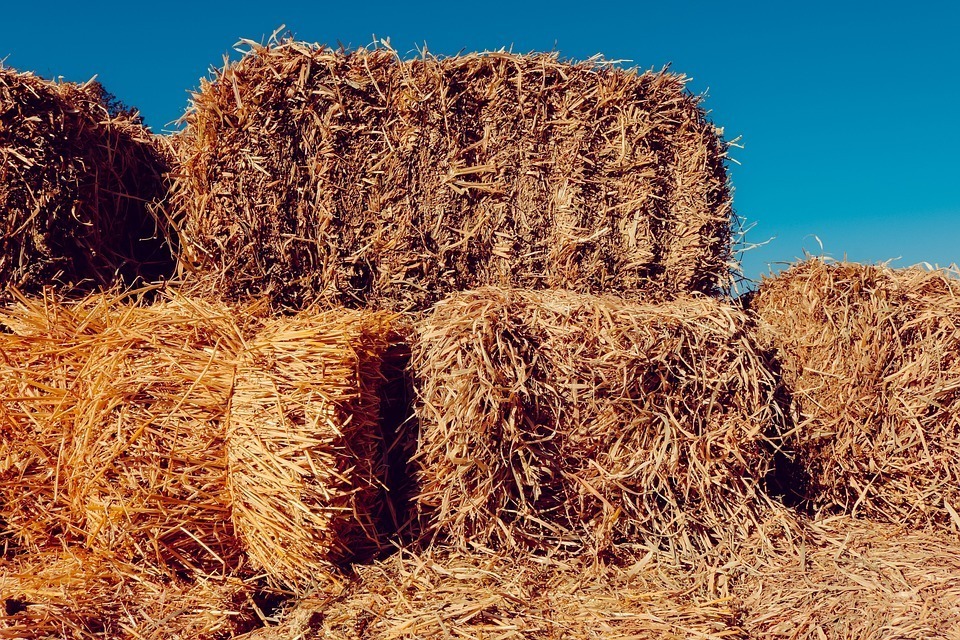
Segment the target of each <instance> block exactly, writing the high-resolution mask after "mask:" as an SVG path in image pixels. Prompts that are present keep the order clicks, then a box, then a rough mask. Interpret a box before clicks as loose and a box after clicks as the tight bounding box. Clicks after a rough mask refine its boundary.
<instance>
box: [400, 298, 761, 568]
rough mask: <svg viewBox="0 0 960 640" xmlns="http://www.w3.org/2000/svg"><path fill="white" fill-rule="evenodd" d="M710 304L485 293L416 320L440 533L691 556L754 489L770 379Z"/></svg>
mask: <svg viewBox="0 0 960 640" xmlns="http://www.w3.org/2000/svg"><path fill="white" fill-rule="evenodd" d="M747 327H748V322H747V318H746V317H745V316H744V315H743V314H742V313H740V312H739V311H737V310H735V309H733V308H730V307H728V306H726V305H724V304H722V303H720V302H717V301H714V300H711V299H706V298H694V299H682V300H677V301H675V302H672V303H669V304H663V305H658V304H652V303H650V304H641V303H627V302H624V301H623V300H620V299H618V298H614V297H595V296H587V295H581V294H575V293H570V292H560V291H556V292H531V291H524V290H502V289H494V288H486V289H481V290H478V291H475V292H469V293H464V294H461V295H458V296H454V297H453V298H451V299H450V300H448V301H445V302H444V303H442V304H439V305H437V307H436V308H435V310H434V312H433V314H432V315H431V316H430V317H428V318H426V319H425V320H424V321H423V322H422V323H421V325H420V326H419V329H418V335H417V338H416V344H415V345H414V354H413V366H414V370H415V375H416V377H417V384H418V385H419V389H418V393H419V400H418V406H417V417H418V418H419V421H420V442H419V452H418V454H417V458H416V461H417V465H418V467H419V471H418V476H419V480H420V482H421V487H420V495H419V497H418V501H419V504H420V505H421V507H422V509H423V511H424V512H425V513H426V514H427V515H428V517H429V518H430V521H431V524H432V526H433V528H434V529H435V530H436V531H438V532H439V533H440V534H441V535H445V536H446V537H448V538H449V539H450V541H451V542H452V544H454V545H456V546H459V547H466V548H469V547H471V546H473V545H487V544H491V543H500V544H503V545H507V546H514V545H520V546H524V545H532V546H536V547H541V546H548V547H549V546H554V545H574V546H579V545H580V544H586V545H588V546H590V547H593V548H595V549H604V548H608V547H609V546H610V545H611V544H615V543H618V542H624V541H627V542H631V541H635V542H637V543H641V544H645V545H649V546H651V547H657V548H664V549H667V550H669V551H671V552H673V553H676V554H682V555H685V556H687V555H690V554H693V555H697V554H699V552H701V551H703V550H705V549H707V548H710V547H712V546H713V545H714V544H715V543H716V542H717V541H718V540H719V539H720V538H722V537H725V536H733V537H736V538H741V539H742V538H743V537H745V536H746V535H747V533H748V532H749V530H750V529H751V528H752V526H753V525H754V524H755V523H756V521H757V518H758V517H759V513H760V512H761V510H762V506H761V505H762V504H763V501H762V499H761V498H759V497H758V483H759V481H760V479H761V478H763V476H764V474H765V472H766V470H767V467H768V463H769V456H770V452H769V451H768V450H767V445H768V444H769V443H768V441H767V436H768V432H770V431H772V430H775V429H776V428H777V426H778V420H779V418H780V414H779V410H778V408H777V405H776V404H775V403H774V402H773V396H774V393H775V391H776V389H775V386H776V385H775V382H774V379H773V377H772V375H771V374H770V373H769V372H768V371H767V369H766V367H765V363H764V360H763V359H762V358H761V356H760V355H759V354H758V352H757V350H756V349H755V347H754V346H753V344H752V342H751V341H750V340H749V339H748V338H747V336H746V334H745V332H746V329H747Z"/></svg>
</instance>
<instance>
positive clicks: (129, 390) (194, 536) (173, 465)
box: [0, 295, 243, 572]
mask: <svg viewBox="0 0 960 640" xmlns="http://www.w3.org/2000/svg"><path fill="white" fill-rule="evenodd" d="M234 313H235V310H234V309H231V308H229V307H226V306H217V305H213V304H206V303H200V302H195V301H189V300H186V299H182V298H177V299H174V300H171V301H167V302H164V303H160V304H157V305H153V306H149V307H147V306H142V305H136V304H134V305H128V304H122V303H119V301H118V299H116V298H111V297H109V296H106V295H97V296H93V297H90V298H87V299H85V300H84V301H82V302H81V303H79V304H75V305H69V306H67V305H60V304H56V303H53V302H49V301H39V300H37V301H28V300H24V301H23V302H22V304H21V305H19V306H16V307H11V308H8V309H5V310H3V311H2V312H0V324H2V325H3V327H4V329H5V330H6V331H5V332H3V333H0V353H3V355H4V357H3V359H2V360H0V411H2V415H3V417H4V424H3V425H2V427H0V429H2V430H3V436H4V439H5V440H6V442H5V449H6V452H7V454H8V455H7V456H6V461H5V465H4V469H3V476H2V481H0V492H2V496H0V510H2V515H3V517H4V519H5V520H6V523H7V526H8V529H9V531H10V532H11V533H12V536H13V539H14V541H15V543H16V544H17V546H19V547H20V548H22V549H24V550H28V551H36V550H39V549H43V548H47V547H50V546H54V547H58V546H60V545H61V544H63V543H75V544H79V545H82V546H87V547H94V548H99V549H110V550H111V552H112V553H113V554H115V555H116V556H117V557H118V558H120V559H121V560H123V561H127V562H140V561H142V562H146V563H147V564H149V565H150V566H157V567H168V566H169V568H170V570H171V571H179V570H184V569H187V570H191V571H193V570H196V571H202V572H207V571H215V570H216V571H229V570H231V569H232V568H235V567H236V566H237V565H238V564H239V562H240V560H239V556H240V554H241V548H240V546H239V544H238V543H237V540H236V539H235V537H234V535H233V528H232V526H231V523H230V504H229V498H228V494H227V492H226V483H227V480H226V472H227V463H226V455H225V451H224V423H223V418H224V414H225V409H226V406H227V404H228V402H229V399H230V394H231V391H232V388H233V387H232V385H233V376H234V367H235V364H236V354H237V353H239V351H240V349H241V348H242V344H243V335H242V332H241V330H240V328H239V326H238V323H237V321H236V319H235V318H234Z"/></svg>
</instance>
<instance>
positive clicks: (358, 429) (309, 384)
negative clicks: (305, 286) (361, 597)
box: [227, 310, 397, 592]
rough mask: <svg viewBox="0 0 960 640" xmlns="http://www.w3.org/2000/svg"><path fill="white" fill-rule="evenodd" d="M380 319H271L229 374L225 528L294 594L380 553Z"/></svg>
mask: <svg viewBox="0 0 960 640" xmlns="http://www.w3.org/2000/svg"><path fill="white" fill-rule="evenodd" d="M396 325H397V323H396V318H395V317H394V316H392V315H391V314H386V313H370V312H363V311H354V312H350V311H343V310H338V311H328V312H326V313H319V314H318V313H314V312H309V313H301V314H300V315H299V316H297V317H296V318H293V319H282V320H275V321H273V322H269V323H268V324H267V326H266V327H264V328H263V329H262V331H261V332H260V333H259V334H258V335H257V336H256V337H255V338H254V339H253V340H251V341H250V343H249V344H248V348H247V350H246V351H245V353H244V356H243V359H242V360H241V363H240V365H239V367H238V371H237V377H236V384H235V389H234V392H233V395H232V398H231V405H230V414H229V419H228V427H227V455H228V459H229V469H230V473H229V488H230V492H231V497H232V504H233V523H234V525H235V526H236V528H237V531H238V533H239V534H240V536H241V537H242V539H243V541H244V546H245V548H246V550H247V553H248V554H249V557H250V559H251V561H252V562H253V564H254V565H255V566H257V567H259V568H260V569H262V570H263V571H264V572H265V573H266V575H267V576H268V577H269V578H270V579H271V580H272V581H273V582H274V583H277V584H279V585H281V586H283V587H286V588H289V589H292V590H294V591H295V592H302V591H304V590H305V589H308V588H311V587H313V586H315V585H316V584H317V583H319V582H321V581H323V579H324V578H325V577H326V576H327V575H328V574H330V573H331V569H332V566H333V565H334V564H337V563H342V562H344V561H347V560H350V559H354V558H357V557H363V556H364V555H365V554H370V553H372V552H373V551H375V550H377V549H378V548H379V546H380V542H381V538H382V536H383V533H384V529H383V528H382V527H381V523H380V521H379V520H380V516H381V515H382V514H381V513H380V509H381V505H382V504H383V503H384V496H383V492H384V489H385V486H384V482H385V479H386V462H385V447H384V441H383V434H382V432H381V428H380V410H379V409H380V399H379V390H380V387H381V385H382V384H383V383H384V382H385V378H384V374H383V372H382V366H383V363H384V358H385V356H386V354H387V352H388V350H389V349H390V347H391V346H392V345H393V344H394V343H395V342H396V340H397V338H396Z"/></svg>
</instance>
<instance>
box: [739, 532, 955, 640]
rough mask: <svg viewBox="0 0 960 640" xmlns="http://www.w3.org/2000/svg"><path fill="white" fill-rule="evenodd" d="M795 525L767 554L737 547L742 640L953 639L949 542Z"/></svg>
mask: <svg viewBox="0 0 960 640" xmlns="http://www.w3.org/2000/svg"><path fill="white" fill-rule="evenodd" d="M803 525H804V526H803V527H802V529H799V530H796V529H794V530H792V531H793V535H792V536H790V537H787V536H782V535H777V534H775V533H771V532H767V534H766V535H765V537H766V538H767V540H768V541H772V543H773V545H774V548H773V549H772V552H765V553H762V554H751V553H749V552H750V551H751V550H752V549H754V548H756V547H753V546H751V545H744V546H743V547H742V549H743V550H744V551H746V552H747V553H746V554H745V555H744V556H743V557H742V558H741V561H740V570H741V571H743V574H742V576H741V577H740V578H739V579H738V580H737V585H736V588H735V589H734V597H735V601H736V603H737V604H736V606H737V608H738V609H739V610H740V612H741V613H740V621H741V624H742V625H743V629H744V631H746V632H747V633H748V634H749V637H751V638H758V639H759V638H770V639H784V640H786V639H787V638H789V640H853V639H856V640H894V639H896V640H958V639H960V546H958V544H957V541H956V540H955V539H953V538H951V537H949V536H946V535H943V534H942V533H936V532H926V533H924V532H920V531H914V530H910V529H907V528H904V527H903V526H900V525H892V524H888V523H879V522H873V521H869V520H857V519H854V518H850V517H848V516H834V517H830V518H825V519H823V520H820V521H813V522H810V521H807V522H804V523H803ZM763 528H764V529H766V528H768V525H766V524H765V525H764V527H763ZM772 528H774V529H781V527H780V526H779V524H774V526H773V527H772ZM798 532H799V535H797V534H798Z"/></svg>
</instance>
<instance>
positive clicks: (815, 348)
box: [752, 260, 960, 531]
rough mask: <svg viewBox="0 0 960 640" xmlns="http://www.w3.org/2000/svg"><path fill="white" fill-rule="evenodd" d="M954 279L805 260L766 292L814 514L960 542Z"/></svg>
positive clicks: (958, 331) (958, 322)
mask: <svg viewBox="0 0 960 640" xmlns="http://www.w3.org/2000/svg"><path fill="white" fill-rule="evenodd" d="M957 275H958V274H957V273H956V272H955V271H929V270H926V269H921V268H909V269H892V268H889V267H885V266H869V265H859V264H852V263H835V264H827V263H825V262H823V261H820V260H810V261H807V262H804V263H801V264H798V265H795V266H794V267H792V268H791V269H789V270H787V271H785V272H784V273H782V274H780V275H778V276H776V277H774V278H770V279H767V280H765V281H764V282H763V283H762V285H761V287H760V289H759V292H758V294H757V296H756V298H755V299H754V301H753V303H752V306H753V310H754V311H755V312H756V314H757V316H758V317H759V319H760V324H759V327H760V335H761V340H762V341H763V342H764V343H766V344H769V345H771V346H772V347H774V348H776V350H777V353H778V356H779V359H780V362H781V366H782V369H783V379H784V382H785V384H786V386H787V387H788V388H789V389H790V391H791V393H792V396H793V404H794V409H795V413H796V415H797V416H798V423H797V425H796V429H795V431H794V435H793V438H792V439H791V443H790V446H791V448H793V449H795V450H796V457H797V462H798V463H799V466H800V467H801V468H802V469H803V470H804V472H805V474H806V475H807V479H806V482H807V484H808V487H806V491H805V494H804V495H806V497H807V498H808V499H809V500H810V502H811V503H812V504H813V505H814V507H816V508H817V509H820V510H826V511H836V510H839V511H842V512H844V513H850V514H854V515H862V516H868V517H872V518H878V519H882V520H886V521H890V522H894V523H904V524H911V525H916V526H923V525H931V524H936V525H938V526H945V527H950V528H952V529H954V530H956V531H960V516H958V515H957V512H958V510H960V279H958V278H957ZM801 489H802V487H801Z"/></svg>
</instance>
